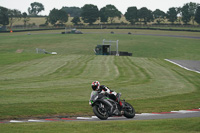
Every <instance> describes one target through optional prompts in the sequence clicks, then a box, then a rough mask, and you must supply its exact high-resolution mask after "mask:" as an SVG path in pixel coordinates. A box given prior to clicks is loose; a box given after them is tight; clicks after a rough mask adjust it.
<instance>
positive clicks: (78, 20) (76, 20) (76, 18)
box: [72, 17, 81, 25]
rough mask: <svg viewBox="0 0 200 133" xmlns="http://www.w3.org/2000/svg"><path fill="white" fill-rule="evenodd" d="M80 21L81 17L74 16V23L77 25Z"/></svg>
mask: <svg viewBox="0 0 200 133" xmlns="http://www.w3.org/2000/svg"><path fill="white" fill-rule="evenodd" d="M79 22H81V20H80V18H79V17H74V18H73V19H72V23H74V24H75V25H77V24H78V23H79Z"/></svg>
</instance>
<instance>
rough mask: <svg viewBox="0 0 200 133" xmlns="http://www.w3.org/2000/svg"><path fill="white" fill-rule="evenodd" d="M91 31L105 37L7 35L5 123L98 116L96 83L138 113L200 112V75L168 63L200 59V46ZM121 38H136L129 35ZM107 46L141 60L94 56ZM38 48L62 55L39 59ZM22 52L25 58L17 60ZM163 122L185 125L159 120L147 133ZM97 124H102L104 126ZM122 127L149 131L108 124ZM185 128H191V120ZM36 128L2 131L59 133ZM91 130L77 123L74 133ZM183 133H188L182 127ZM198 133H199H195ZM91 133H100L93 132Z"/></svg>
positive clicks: (1, 50) (0, 84)
mask: <svg viewBox="0 0 200 133" xmlns="http://www.w3.org/2000/svg"><path fill="white" fill-rule="evenodd" d="M85 31H86V32H103V33H102V34H99V33H96V34H81V35H73V34H70V35H63V34H45V33H47V32H51V33H52V32H59V33H60V32H61V31H43V32H40V33H42V34H39V32H31V35H27V32H21V33H12V34H10V33H3V34H0V40H1V41H0V72H1V75H0V101H1V102H0V119H13V118H22V117H23V118H26V117H37V116H58V115H61V116H66V115H68V116H75V115H93V112H92V110H91V107H89V105H88V99H89V96H90V92H91V86H90V85H91V82H92V81H94V80H98V81H100V82H101V83H102V84H105V85H107V86H108V87H110V88H111V89H114V90H116V91H117V92H121V93H122V98H125V99H126V100H127V101H128V102H130V103H131V104H132V105H133V106H134V107H135V110H136V112H137V113H142V112H162V111H171V110H181V109H193V108H199V107H200V102H199V101H200V97H199V95H200V75H199V74H197V73H194V72H190V71H186V70H184V69H182V68H179V67H177V66H175V65H173V64H171V63H169V62H166V61H165V60H164V59H165V58H168V59H180V60H200V54H199V53H200V45H199V39H188V38H175V37H162V36H142V35H128V34H109V31H108V30H90V31H88V30H85ZM113 31H114V32H115V33H123V32H124V33H128V32H129V30H113ZM131 32H132V33H134V32H135V33H138V32H140V33H149V34H182V35H188V36H191V35H193V36H200V35H199V33H190V32H164V31H163V32H161V31H158V32H157V33H156V32H155V31H152V32H151V31H144V30H135V31H131ZM103 39H107V40H119V50H120V51H128V52H132V53H133V56H132V57H117V56H96V55H94V52H93V49H94V47H95V46H96V45H97V44H100V43H102V40H103ZM35 48H41V49H46V50H47V51H50V52H52V51H56V52H57V53H58V55H45V54H36V51H35ZM19 49H20V50H21V51H22V52H21V53H16V51H18V50H19ZM184 120H186V121H189V120H192V121H194V122H193V125H188V126H189V127H191V126H197V125H196V124H195V122H198V123H199V119H198V118H195V119H184ZM160 121H161V123H162V122H163V123H165V124H166V123H170V122H174V123H176V124H178V123H179V122H180V121H182V120H174V121H173V120H170V121H168V120H158V121H156V122H153V124H150V123H151V121H146V122H145V121H143V122H144V123H146V124H147V127H154V128H153V129H152V130H151V131H152V132H154V131H155V130H156V128H155V126H156V123H160ZM96 123H97V125H99V124H101V122H96ZM115 123H116V124H122V125H123V124H124V125H134V124H139V125H140V126H139V127H141V129H140V128H138V130H139V131H138V132H140V131H141V132H143V131H144V130H145V129H144V130H143V128H142V127H143V124H142V123H140V122H130V123H129V122H114V123H110V122H108V123H105V125H106V124H108V128H110V127H113V125H115ZM128 123H129V124H128ZM182 123H183V124H184V122H183V121H182ZM31 124H33V123H31ZM31 124H29V123H26V124H16V125H15V124H8V126H7V125H3V126H2V125H0V129H1V128H2V129H7V128H10V127H12V126H14V127H15V128H13V130H15V129H16V128H18V127H19V128H22V129H24V130H28V129H32V130H33V132H35V130H34V129H36V127H37V129H38V128H39V129H40V128H41V127H43V126H45V128H47V130H48V129H49V131H50V130H53V129H52V128H50V127H52V126H51V123H47V124H45V123H43V126H42V125H39V124H38V125H37V124H35V123H34V124H33V125H35V126H33V127H32V128H31V127H30V128H28V129H26V128H27V126H26V125H31ZM68 124H69V123H56V125H61V126H60V128H63V126H64V125H68ZM73 124H74V125H73ZM86 124H88V123H84V122H83V123H78V124H75V123H72V124H69V125H68V126H71V127H75V126H77V125H81V126H84V125H86ZM89 124H91V123H89ZM180 125H181V124H180ZM40 126H41V127H40ZM171 126H173V125H171ZM28 127H29V126H28ZM66 127H67V126H66ZM95 127H96V126H94V128H95ZM94 128H92V129H94ZM127 128H128V129H127V130H124V131H130V130H132V127H131V126H128V127H127ZM57 129H58V128H57ZM146 129H147V128H146ZM166 129H167V128H166V127H163V128H162V127H161V128H160V130H161V132H162V131H163V130H166ZM189 129H190V128H189ZM177 130H179V131H180V132H181V131H183V130H181V129H180V128H177ZM196 130H197V131H199V129H198V128H195V130H194V131H196ZM4 131H6V130H4ZM10 131H11V130H10ZM15 131H17V129H16V130H15ZM19 131H20V129H19ZM42 131H43V130H41V131H39V130H38V132H42ZM86 131H88V132H92V131H91V130H89V129H87V128H86V130H85V132H86ZM169 131H171V130H169ZM185 131H187V130H185ZM60 132H61V130H60Z"/></svg>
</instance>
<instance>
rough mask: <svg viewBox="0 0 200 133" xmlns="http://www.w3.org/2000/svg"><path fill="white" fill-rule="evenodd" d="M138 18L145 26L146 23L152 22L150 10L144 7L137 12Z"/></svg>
mask: <svg viewBox="0 0 200 133" xmlns="http://www.w3.org/2000/svg"><path fill="white" fill-rule="evenodd" d="M138 16H139V19H140V20H143V22H144V23H145V24H147V22H151V21H153V13H152V11H151V10H148V9H147V8H146V7H143V8H141V9H140V10H139V11H138Z"/></svg>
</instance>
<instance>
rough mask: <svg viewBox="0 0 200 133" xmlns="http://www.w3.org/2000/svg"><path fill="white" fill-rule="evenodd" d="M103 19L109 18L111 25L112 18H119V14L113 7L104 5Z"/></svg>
mask: <svg viewBox="0 0 200 133" xmlns="http://www.w3.org/2000/svg"><path fill="white" fill-rule="evenodd" d="M103 8H104V9H103V12H104V13H103V15H104V19H108V18H110V21H111V23H113V21H114V18H116V17H118V18H121V14H122V13H121V12H120V11H119V10H118V9H117V8H116V7H115V6H114V5H106V6H105V7H103Z"/></svg>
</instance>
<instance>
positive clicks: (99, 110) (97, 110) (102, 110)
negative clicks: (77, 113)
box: [93, 105, 108, 120]
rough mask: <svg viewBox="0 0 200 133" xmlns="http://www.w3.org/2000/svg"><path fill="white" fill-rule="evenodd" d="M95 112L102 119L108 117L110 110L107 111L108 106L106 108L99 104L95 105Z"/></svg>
mask: <svg viewBox="0 0 200 133" xmlns="http://www.w3.org/2000/svg"><path fill="white" fill-rule="evenodd" d="M93 112H94V114H95V115H96V116H97V117H98V118H99V119H101V120H107V119H108V112H107V110H106V108H104V107H100V106H99V105H94V106H93Z"/></svg>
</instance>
